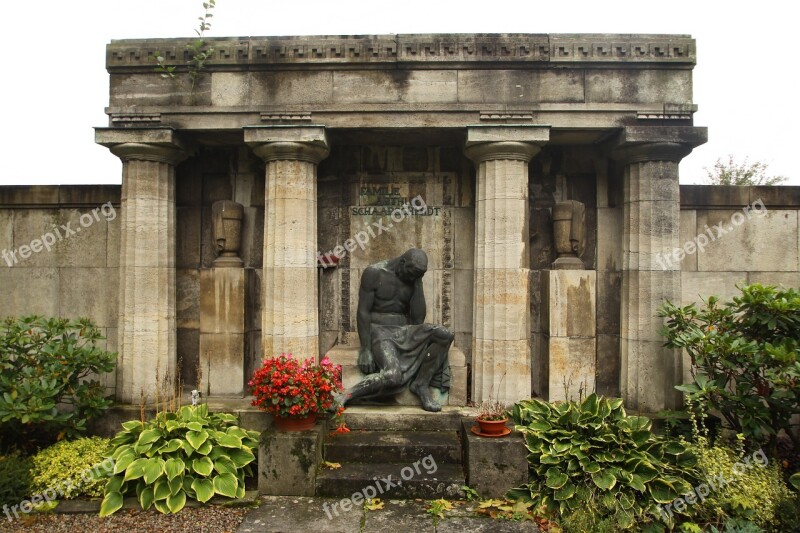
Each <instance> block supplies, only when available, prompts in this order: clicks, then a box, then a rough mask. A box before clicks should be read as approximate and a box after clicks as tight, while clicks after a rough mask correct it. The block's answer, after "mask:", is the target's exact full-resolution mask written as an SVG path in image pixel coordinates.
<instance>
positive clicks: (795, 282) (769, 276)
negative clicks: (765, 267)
mask: <svg viewBox="0 0 800 533" xmlns="http://www.w3.org/2000/svg"><path fill="white" fill-rule="evenodd" d="M747 283H761V284H762V285H776V286H779V285H782V286H784V287H786V288H789V287H793V288H795V289H797V288H798V287H800V272H748V273H747Z"/></svg>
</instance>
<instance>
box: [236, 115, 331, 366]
mask: <svg viewBox="0 0 800 533" xmlns="http://www.w3.org/2000/svg"><path fill="white" fill-rule="evenodd" d="M244 139H245V142H246V143H247V144H248V145H250V146H251V147H252V148H253V151H254V152H255V154H256V155H257V156H259V157H260V158H262V159H263V160H264V161H265V162H266V164H267V165H266V186H265V203H264V212H265V215H264V216H265V220H264V267H263V268H264V271H263V277H262V280H261V284H262V318H261V326H262V328H261V339H262V342H261V346H262V349H263V355H264V356H272V355H280V354H281V353H284V352H285V353H292V354H294V355H296V356H297V357H318V355H319V318H318V317H319V302H318V298H317V292H318V290H317V164H318V163H319V162H320V161H321V160H322V159H324V158H325V157H327V155H328V143H327V139H326V137H325V128H323V127H322V126H255V127H248V128H245V132H244Z"/></svg>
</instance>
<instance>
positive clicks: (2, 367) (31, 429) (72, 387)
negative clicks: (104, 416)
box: [0, 316, 116, 444]
mask: <svg viewBox="0 0 800 533" xmlns="http://www.w3.org/2000/svg"><path fill="white" fill-rule="evenodd" d="M103 338H104V337H103V336H102V335H100V330H98V329H97V327H95V325H94V324H93V323H92V322H91V321H90V320H89V319H88V318H81V319H78V320H76V321H71V320H68V319H65V318H50V319H46V318H42V317H39V316H26V317H22V318H19V319H13V318H8V319H6V320H5V321H4V322H3V323H2V324H0V431H2V433H3V434H5V435H6V436H9V435H11V436H13V438H14V439H15V440H16V441H18V442H25V443H33V444H41V441H44V442H47V441H48V440H50V441H52V440H59V439H60V438H63V437H65V436H66V437H72V436H76V435H79V434H80V433H81V432H83V431H85V429H86V422H87V420H89V419H91V418H94V417H96V416H98V415H99V414H100V413H101V412H102V411H103V409H105V408H106V407H108V406H109V405H110V404H111V401H110V400H107V399H106V398H105V390H104V389H103V387H102V386H101V385H100V383H99V382H98V381H97V380H91V379H88V378H89V377H90V376H91V375H93V374H100V373H102V372H110V371H112V370H113V369H114V362H115V359H116V353H110V352H107V351H105V350H103V349H101V348H99V347H98V346H97V342H98V341H100V340H102V339H103Z"/></svg>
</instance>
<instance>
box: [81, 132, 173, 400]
mask: <svg viewBox="0 0 800 533" xmlns="http://www.w3.org/2000/svg"><path fill="white" fill-rule="evenodd" d="M96 142H98V143H100V144H103V145H104V146H107V147H108V148H109V149H110V150H111V152H112V153H113V154H114V155H116V156H118V157H119V158H120V159H121V160H122V206H121V210H120V219H121V224H120V226H121V235H120V262H119V279H120V288H119V332H118V335H119V337H118V349H119V358H118V361H117V397H118V400H120V401H121V402H124V403H137V402H138V401H139V400H140V395H141V394H144V395H145V396H146V397H147V401H153V400H154V399H155V390H156V384H157V379H156V377H157V376H160V378H161V379H162V380H163V379H164V378H165V376H166V375H171V376H173V377H174V376H175V371H176V353H177V342H176V323H175V166H176V165H177V164H178V163H179V162H180V161H182V160H183V159H184V158H185V157H186V156H187V155H188V151H187V150H186V147H185V145H183V144H182V143H181V141H180V139H179V138H178V137H177V135H176V134H175V132H174V131H173V130H171V129H161V128H159V129H141V130H114V129H98V130H97V133H96Z"/></svg>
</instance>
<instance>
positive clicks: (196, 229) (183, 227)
mask: <svg viewBox="0 0 800 533" xmlns="http://www.w3.org/2000/svg"><path fill="white" fill-rule="evenodd" d="M176 213H177V218H176V227H175V234H176V238H177V242H176V243H175V264H176V265H177V267H178V268H200V266H201V264H202V263H201V260H200V248H201V246H200V244H201V242H202V236H203V231H202V228H203V224H202V213H203V210H202V209H201V208H199V207H178V208H177V209H176Z"/></svg>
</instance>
